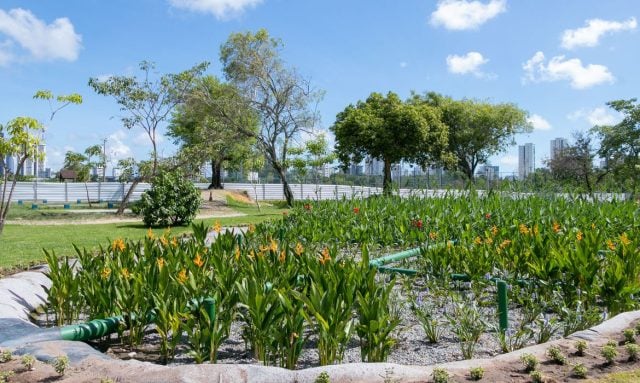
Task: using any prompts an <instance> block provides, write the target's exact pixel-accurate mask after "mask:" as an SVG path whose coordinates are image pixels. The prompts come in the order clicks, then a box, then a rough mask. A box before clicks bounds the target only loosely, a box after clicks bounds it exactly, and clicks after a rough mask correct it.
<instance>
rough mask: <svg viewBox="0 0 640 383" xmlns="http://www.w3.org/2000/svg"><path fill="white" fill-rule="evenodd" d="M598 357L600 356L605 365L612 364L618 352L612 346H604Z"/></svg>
mask: <svg viewBox="0 0 640 383" xmlns="http://www.w3.org/2000/svg"><path fill="white" fill-rule="evenodd" d="M600 355H602V357H603V358H604V359H605V361H606V362H607V364H613V363H614V362H615V360H616V357H617V356H618V350H617V349H616V347H615V346H614V345H611V344H606V345H604V346H603V347H602V350H600Z"/></svg>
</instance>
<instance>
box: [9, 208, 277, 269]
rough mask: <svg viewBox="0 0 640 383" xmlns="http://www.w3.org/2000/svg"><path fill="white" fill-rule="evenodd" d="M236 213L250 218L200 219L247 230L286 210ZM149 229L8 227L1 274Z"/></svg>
mask: <svg viewBox="0 0 640 383" xmlns="http://www.w3.org/2000/svg"><path fill="white" fill-rule="evenodd" d="M230 207H231V208H232V209H234V210H237V211H238V212H241V213H244V214H246V215H244V216H239V217H223V218H207V219H204V220H202V219H198V220H196V221H195V222H202V221H205V223H207V224H208V225H213V223H214V222H216V221H218V222H220V224H221V225H222V226H246V225H248V224H256V223H260V222H262V221H265V220H269V219H277V218H280V217H282V213H283V212H284V211H286V209H282V208H278V207H274V206H261V211H258V209H257V207H256V206H255V205H250V204H242V203H234V206H230ZM147 230H148V228H147V227H145V226H144V224H143V223H142V222H140V223H137V222H123V223H106V224H91V225H87V224H84V225H83V224H68V225H33V226H27V225H6V226H5V228H4V232H3V233H2V234H0V271H2V269H13V268H23V267H25V266H28V265H31V264H34V263H42V262H44V252H43V249H47V250H53V251H55V253H56V254H58V255H73V254H75V251H74V249H73V244H75V245H76V246H78V247H79V248H98V247H99V246H100V245H102V246H106V245H108V244H109V243H110V241H111V240H113V239H116V238H127V239H132V240H135V239H142V238H144V236H145V235H146V234H147ZM165 230H166V229H165V228H156V229H154V230H153V231H154V233H155V234H156V235H158V234H159V235H161V234H162V233H163V232H164V231H165ZM190 232H191V228H190V227H189V226H183V227H172V228H171V233H172V234H181V233H190Z"/></svg>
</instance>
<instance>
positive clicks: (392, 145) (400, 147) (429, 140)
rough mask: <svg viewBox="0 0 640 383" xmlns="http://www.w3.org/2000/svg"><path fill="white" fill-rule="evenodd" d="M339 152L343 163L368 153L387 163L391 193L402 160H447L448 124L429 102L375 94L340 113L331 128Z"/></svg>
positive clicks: (386, 185)
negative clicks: (393, 169)
mask: <svg viewBox="0 0 640 383" xmlns="http://www.w3.org/2000/svg"><path fill="white" fill-rule="evenodd" d="M331 131H332V132H333V133H334V134H335V136H336V154H337V156H338V159H339V160H340V161H341V162H342V164H343V166H345V167H346V166H348V165H349V164H350V163H352V162H360V161H362V159H363V158H364V157H365V156H369V157H371V158H375V159H379V160H382V161H383V162H384V178H383V183H382V185H383V189H384V193H385V194H390V193H391V190H392V185H391V165H392V164H394V163H397V162H400V161H401V160H406V161H411V162H416V163H419V164H421V165H426V164H427V163H431V162H435V161H446V160H447V158H448V157H449V156H448V154H447V153H446V147H447V127H446V126H445V125H444V124H443V123H442V122H441V121H440V111H439V110H438V108H435V107H432V106H430V105H427V104H426V103H416V102H403V101H402V100H401V99H400V98H399V97H398V95H396V94H395V93H393V92H389V93H388V94H387V95H386V96H383V95H382V94H380V93H372V94H371V95H370V96H369V97H368V98H367V99H366V101H358V103H357V104H356V105H355V106H354V105H349V106H347V107H346V108H345V110H344V111H342V112H340V113H338V116H337V117H336V122H335V123H334V125H333V126H332V127H331Z"/></svg>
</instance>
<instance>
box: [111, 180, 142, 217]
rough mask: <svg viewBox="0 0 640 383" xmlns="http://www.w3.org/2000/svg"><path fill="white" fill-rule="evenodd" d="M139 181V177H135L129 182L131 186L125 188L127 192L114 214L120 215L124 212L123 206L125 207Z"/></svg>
mask: <svg viewBox="0 0 640 383" xmlns="http://www.w3.org/2000/svg"><path fill="white" fill-rule="evenodd" d="M139 183H140V179H139V178H136V179H134V180H133V182H132V183H131V187H130V188H129V190H127V194H125V195H124V198H123V199H122V203H120V207H118V210H117V211H116V215H122V214H123V213H124V209H125V207H127V204H128V203H129V200H130V199H131V195H132V194H133V191H134V190H135V188H136V186H138V184H139Z"/></svg>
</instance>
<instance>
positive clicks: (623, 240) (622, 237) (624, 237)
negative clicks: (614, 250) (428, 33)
mask: <svg viewBox="0 0 640 383" xmlns="http://www.w3.org/2000/svg"><path fill="white" fill-rule="evenodd" d="M620 243H622V244H623V245H625V246H628V245H629V244H630V243H631V240H630V239H629V237H627V233H622V234H621V235H620Z"/></svg>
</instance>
